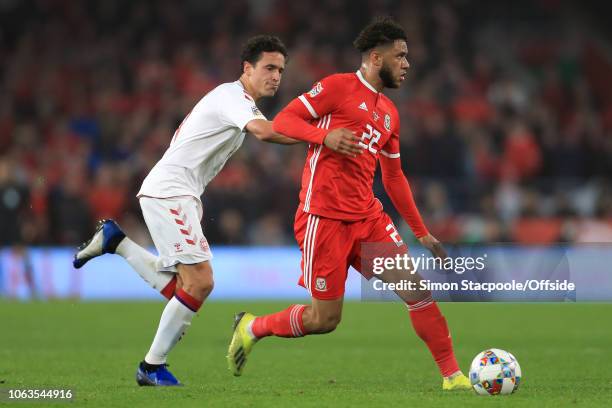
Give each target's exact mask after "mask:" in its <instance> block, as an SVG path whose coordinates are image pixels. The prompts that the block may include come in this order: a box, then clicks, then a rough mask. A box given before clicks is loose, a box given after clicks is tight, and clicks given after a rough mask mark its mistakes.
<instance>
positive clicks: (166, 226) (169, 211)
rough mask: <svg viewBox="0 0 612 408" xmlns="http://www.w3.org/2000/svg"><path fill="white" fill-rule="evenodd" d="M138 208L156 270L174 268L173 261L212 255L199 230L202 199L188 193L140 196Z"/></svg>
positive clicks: (185, 261)
mask: <svg viewBox="0 0 612 408" xmlns="http://www.w3.org/2000/svg"><path fill="white" fill-rule="evenodd" d="M140 208H142V215H143V216H144V220H145V222H146V223H147V228H148V229H149V233H150V234H151V238H153V243H154V244H155V248H157V252H158V253H159V257H158V258H157V267H158V270H160V271H169V272H176V267H175V265H177V264H179V263H180V264H185V265H190V264H196V263H200V262H204V261H208V260H210V259H212V252H211V251H210V248H209V247H208V241H206V237H204V233H203V232H202V225H201V224H200V220H201V219H202V213H203V211H202V203H201V202H200V200H198V199H196V198H195V197H192V196H180V197H170V198H154V197H144V196H143V197H140Z"/></svg>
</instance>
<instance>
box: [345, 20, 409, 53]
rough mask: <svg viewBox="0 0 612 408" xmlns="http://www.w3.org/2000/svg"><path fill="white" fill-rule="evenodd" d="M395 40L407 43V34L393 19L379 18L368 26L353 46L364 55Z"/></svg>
mask: <svg viewBox="0 0 612 408" xmlns="http://www.w3.org/2000/svg"><path fill="white" fill-rule="evenodd" d="M395 40H404V41H407V38H406V32H405V31H404V29H403V28H402V26H401V25H399V24H398V23H397V22H396V21H395V20H393V18H391V17H378V18H377V19H375V20H374V21H373V22H371V23H370V24H368V25H367V26H366V27H365V28H364V29H363V30H361V32H360V33H359V35H358V36H357V38H356V39H355V41H353V46H354V47H355V48H357V49H358V50H359V51H360V52H362V53H364V52H366V51H368V50H371V49H372V48H374V47H378V46H379V45H386V44H390V43H392V42H394V41H395Z"/></svg>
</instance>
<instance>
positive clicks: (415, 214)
mask: <svg viewBox="0 0 612 408" xmlns="http://www.w3.org/2000/svg"><path fill="white" fill-rule="evenodd" d="M398 148H399V143H398ZM398 150H399V149H398ZM380 168H381V172H382V181H383V186H384V187H385V191H386V192H387V195H388V196H389V198H391V202H392V203H393V206H394V207H395V208H396V209H397V211H398V212H399V213H400V215H401V216H402V218H403V219H404V220H405V221H406V223H407V224H408V225H409V226H410V229H411V230H412V232H413V233H414V235H415V236H416V237H417V238H418V240H419V242H420V243H421V245H423V246H424V247H425V248H427V249H429V250H430V251H431V253H432V254H433V255H434V256H436V257H440V258H442V259H444V258H446V257H447V254H446V251H445V250H444V247H442V244H441V243H440V242H439V241H438V240H437V239H436V238H435V237H434V236H433V235H431V234H430V233H429V231H428V230H427V227H425V223H424V222H423V218H422V217H421V214H420V212H419V209H418V208H417V206H416V203H415V202H414V196H413V195H412V189H411V188H410V183H408V179H407V178H406V175H405V174H404V172H403V170H402V163H401V160H400V157H399V151H398V152H395V153H391V152H387V151H385V150H381V155H380Z"/></svg>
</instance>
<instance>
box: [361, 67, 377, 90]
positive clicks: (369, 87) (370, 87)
mask: <svg viewBox="0 0 612 408" xmlns="http://www.w3.org/2000/svg"><path fill="white" fill-rule="evenodd" d="M356 74H357V78H359V80H360V81H361V83H362V84H364V85H365V87H366V88H368V89H369V90H370V91H372V92H374V93H376V94H377V93H378V91H377V90H376V88H374V87H373V86H372V84H370V83H369V82H368V81H366V79H365V78H364V77H363V74H362V73H361V71H360V70H357V72H356Z"/></svg>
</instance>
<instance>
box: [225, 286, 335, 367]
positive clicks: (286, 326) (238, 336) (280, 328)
mask: <svg viewBox="0 0 612 408" xmlns="http://www.w3.org/2000/svg"><path fill="white" fill-rule="evenodd" d="M342 303H343V298H339V299H334V300H319V299H314V298H313V299H312V304H311V305H291V306H289V307H288V308H286V309H284V310H281V311H280V312H277V313H272V314H269V315H264V316H254V315H252V314H251V313H247V312H241V313H238V314H237V315H236V317H235V322H234V334H233V336H232V340H231V342H230V346H229V349H228V354H227V360H228V365H229V369H230V371H232V373H233V374H234V375H235V376H240V375H242V370H243V369H244V365H245V364H246V361H247V357H248V355H249V353H250V352H251V349H252V348H253V346H254V345H255V343H256V342H258V341H259V340H261V339H262V338H264V337H268V336H276V337H285V338H297V337H303V336H307V335H311V334H325V333H329V332H332V331H334V330H335V329H336V327H337V326H338V324H339V323H340V320H341V318H342Z"/></svg>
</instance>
